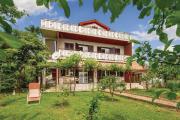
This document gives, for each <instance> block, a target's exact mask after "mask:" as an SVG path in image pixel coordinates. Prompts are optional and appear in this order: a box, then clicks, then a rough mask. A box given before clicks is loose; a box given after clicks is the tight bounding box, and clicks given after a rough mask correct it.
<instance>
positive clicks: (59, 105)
mask: <svg viewBox="0 0 180 120" xmlns="http://www.w3.org/2000/svg"><path fill="white" fill-rule="evenodd" d="M69 105H70V104H69V101H68V100H67V99H62V100H57V101H55V103H54V104H53V107H55V108H63V107H68V106H69Z"/></svg>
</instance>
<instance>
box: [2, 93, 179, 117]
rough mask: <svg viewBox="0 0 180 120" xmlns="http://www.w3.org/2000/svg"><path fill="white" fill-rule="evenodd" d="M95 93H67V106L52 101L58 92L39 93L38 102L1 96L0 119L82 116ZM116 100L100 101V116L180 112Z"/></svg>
mask: <svg viewBox="0 0 180 120" xmlns="http://www.w3.org/2000/svg"><path fill="white" fill-rule="evenodd" d="M94 94H95V92H94V93H92V92H78V93H76V96H69V97H68V101H69V106H66V107H63V108H62V107H57V106H55V105H54V104H55V103H56V101H57V100H60V101H61V100H62V96H60V97H58V93H44V94H42V99H41V104H30V105H28V104H27V103H26V95H25V94H21V95H20V96H19V95H16V96H6V97H2V96H1V97H0V120H83V116H84V115H85V114H86V113H87V112H88V106H89V104H88V103H89V101H90V100H91V98H92V96H93V95H94ZM115 98H116V99H117V101H114V102H112V101H111V100H108V99H101V101H100V112H99V114H100V116H101V117H102V120H180V113H179V112H176V111H175V110H170V109H167V108H162V107H158V106H156V105H152V104H148V103H144V102H140V101H135V100H130V99H127V98H123V97H118V96H116V97H115Z"/></svg>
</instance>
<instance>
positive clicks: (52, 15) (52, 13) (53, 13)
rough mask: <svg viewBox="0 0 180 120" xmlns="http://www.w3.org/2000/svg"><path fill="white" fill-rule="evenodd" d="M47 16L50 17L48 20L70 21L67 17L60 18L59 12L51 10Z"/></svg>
mask: <svg viewBox="0 0 180 120" xmlns="http://www.w3.org/2000/svg"><path fill="white" fill-rule="evenodd" d="M46 15H47V16H48V18H50V19H53V20H57V21H68V19H67V18H66V17H63V16H59V15H58V12H57V11H53V10H50V11H48V12H47V14H46Z"/></svg>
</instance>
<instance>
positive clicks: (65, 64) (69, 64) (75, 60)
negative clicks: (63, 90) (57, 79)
mask: <svg viewBox="0 0 180 120" xmlns="http://www.w3.org/2000/svg"><path fill="white" fill-rule="evenodd" d="M80 61H81V56H80V55H79V54H73V55H71V56H69V57H67V58H66V59H63V60H61V61H59V63H58V66H59V67H60V68H61V69H69V68H73V67H76V66H77V65H78V64H79V62H80Z"/></svg>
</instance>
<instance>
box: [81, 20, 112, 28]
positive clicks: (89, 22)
mask: <svg viewBox="0 0 180 120" xmlns="http://www.w3.org/2000/svg"><path fill="white" fill-rule="evenodd" d="M92 23H95V24H97V25H99V26H101V27H102V28H104V29H105V30H107V31H109V30H110V28H109V27H108V26H106V25H105V24H103V23H101V22H99V21H97V20H96V19H95V20H88V21H84V22H80V23H79V25H80V26H85V25H89V24H92Z"/></svg>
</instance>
